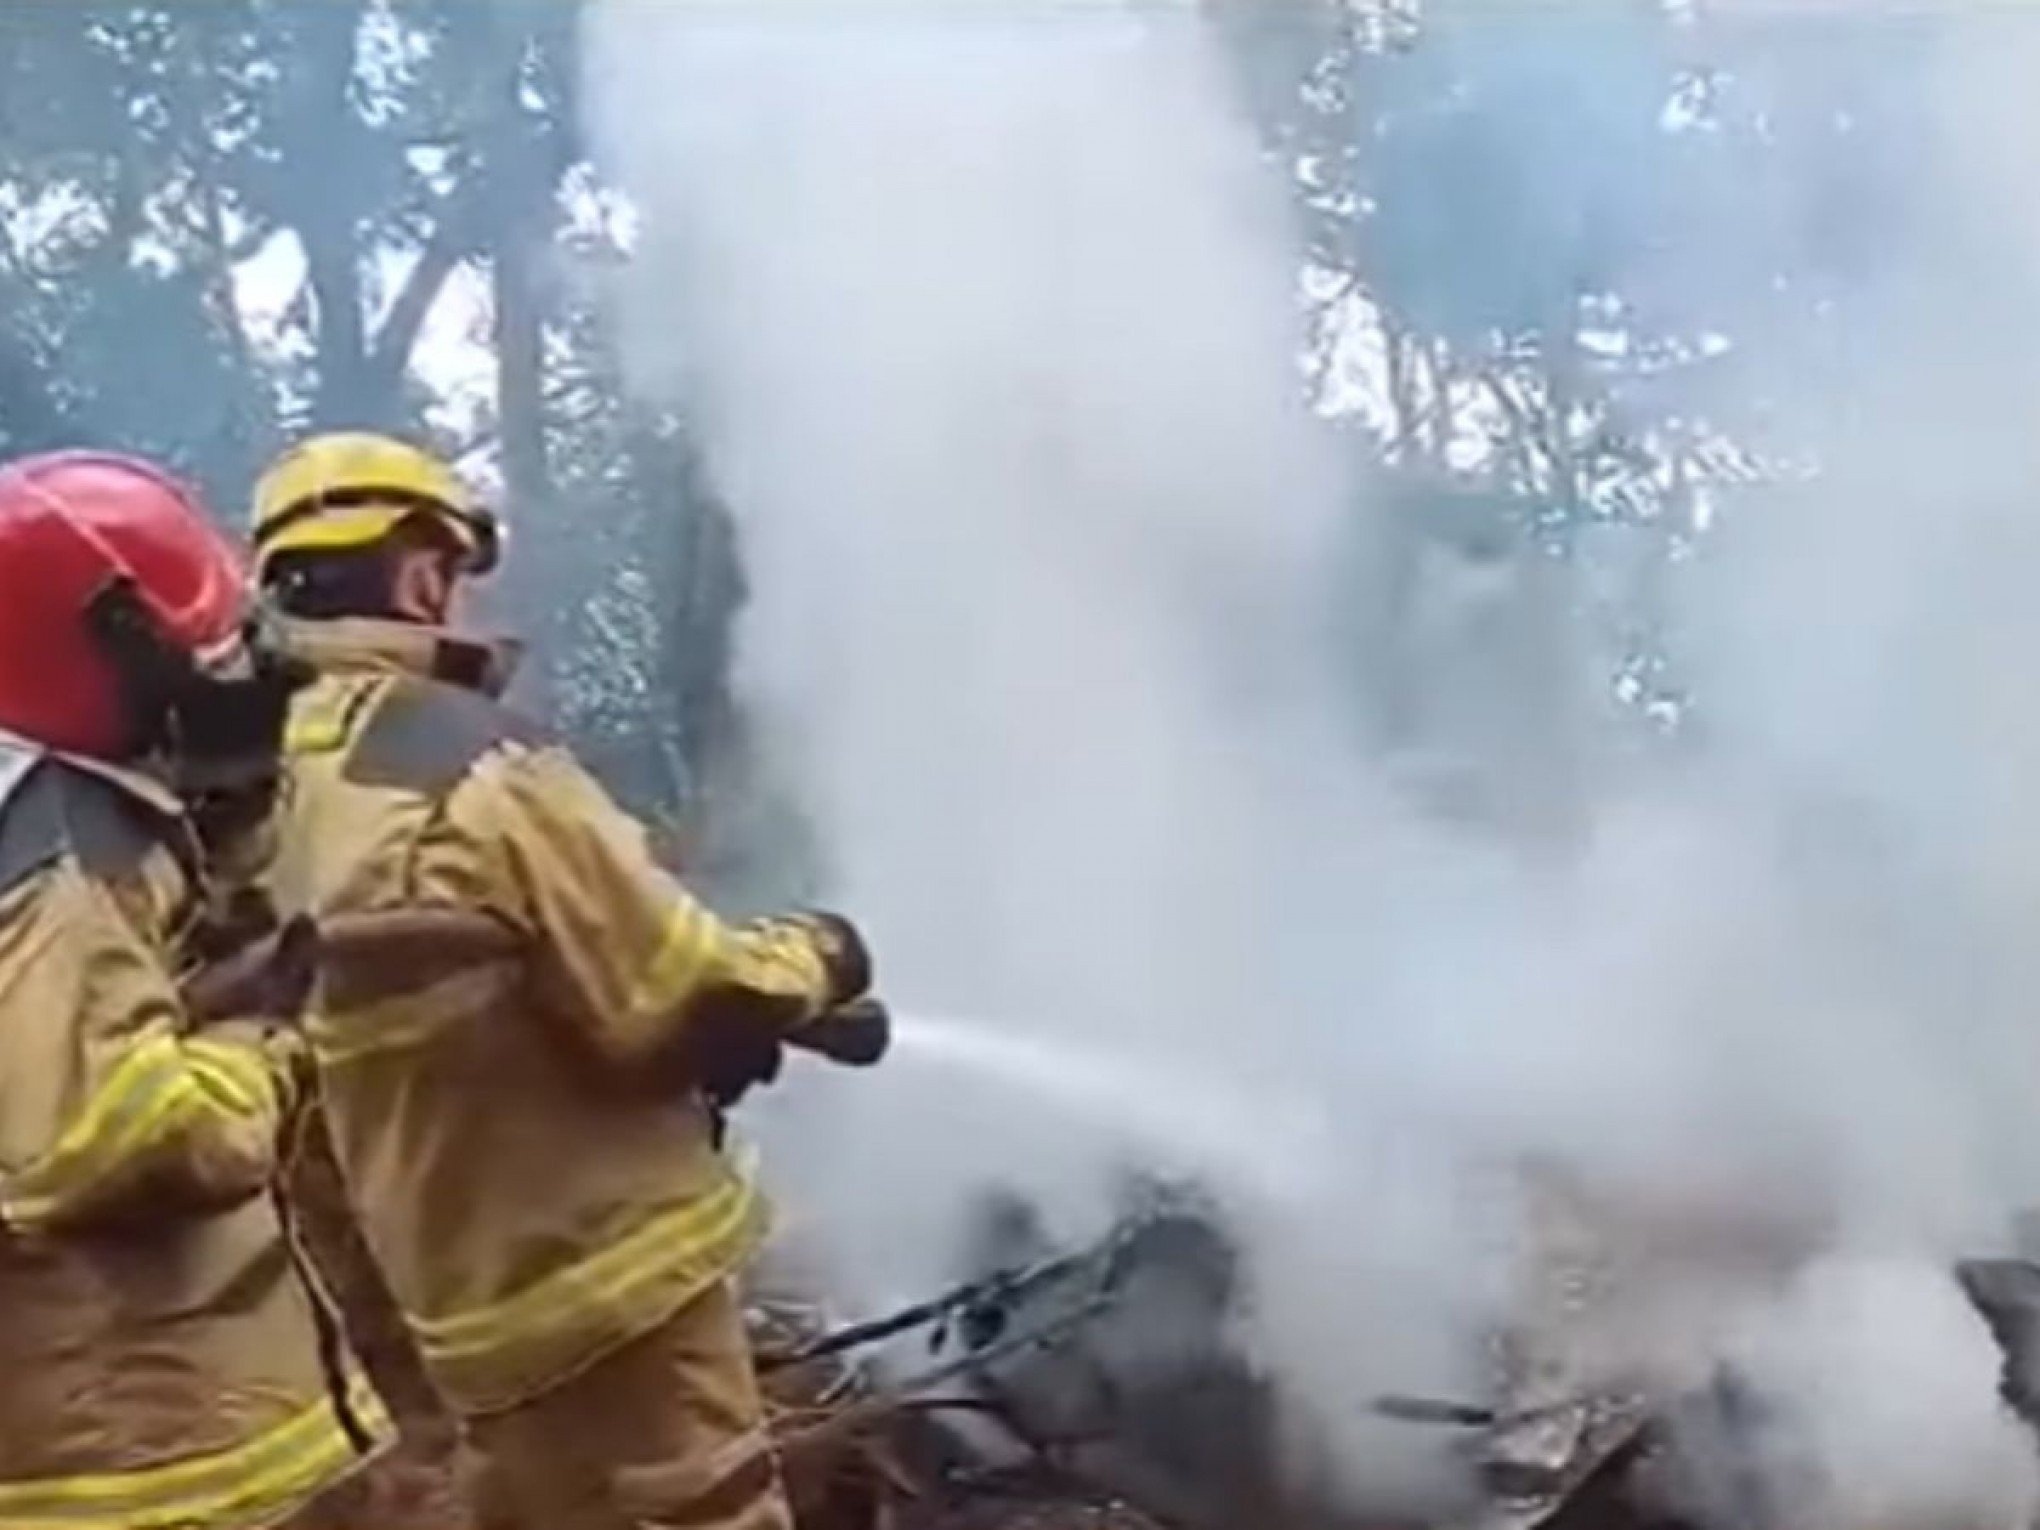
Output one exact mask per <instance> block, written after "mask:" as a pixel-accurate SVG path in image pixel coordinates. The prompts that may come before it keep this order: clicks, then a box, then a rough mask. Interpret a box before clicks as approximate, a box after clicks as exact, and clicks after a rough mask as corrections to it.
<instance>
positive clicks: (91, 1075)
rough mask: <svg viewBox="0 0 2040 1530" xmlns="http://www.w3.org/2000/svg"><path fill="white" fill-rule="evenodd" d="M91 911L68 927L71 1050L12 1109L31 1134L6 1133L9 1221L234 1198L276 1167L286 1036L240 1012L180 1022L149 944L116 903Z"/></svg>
mask: <svg viewBox="0 0 2040 1530" xmlns="http://www.w3.org/2000/svg"><path fill="white" fill-rule="evenodd" d="M102 912H103V917H101V918H93V919H91V920H90V921H89V922H90V926H91V927H90V928H73V929H72V930H71V931H70V932H69V942H70V943H71V944H69V945H68V949H70V950H72V951H73V952H75V955H74V956H73V957H71V959H70V960H69V961H65V962H63V965H64V966H65V967H66V968H67V969H68V974H67V975H68V977H69V978H70V982H69V983H68V984H67V985H66V986H67V987H68V988H69V990H70V993H71V996H72V1002H73V1005H74V1011H73V1015H72V1021H73V1024H74V1026H75V1030H74V1031H73V1033H72V1036H71V1038H70V1045H69V1047H68V1048H67V1051H68V1054H69V1055H68V1057H67V1059H66V1061H65V1063H64V1065H63V1066H62V1067H59V1068H55V1069H51V1070H49V1072H50V1076H49V1077H46V1078H43V1079H41V1080H39V1081H38V1083H37V1085H36V1088H37V1089H38V1090H40V1091H45V1092H46V1097H45V1098H44V1099H43V1100H42V1101H40V1102H37V1104H36V1107H35V1108H34V1109H32V1110H24V1111H22V1112H20V1115H21V1117H23V1118H25V1119H29V1120H33V1121H34V1122H35V1123H37V1125H36V1129H35V1130H34V1132H33V1137H34V1139H35V1140H34V1141H33V1142H32V1143H25V1142H23V1141H21V1140H20V1138H19V1135H18V1134H13V1135H16V1138H17V1140H16V1141H15V1142H13V1143H10V1144H9V1146H10V1151H9V1153H8V1155H7V1157H8V1160H9V1161H8V1163H7V1164H6V1166H5V1169H4V1171H0V1221H4V1223H5V1225H6V1226H7V1227H8V1228H9V1229H11V1230H13V1231H16V1232H53V1231H62V1230H65V1229H68V1228H71V1227H75V1226H79V1225H83V1224H90V1223H94V1222H99V1221H110V1220H115V1219H121V1218H125V1217H127V1216H130V1215H147V1214H149V1213H150V1212H152V1211H154V1210H156V1209H158V1208H175V1209H192V1208H210V1207H215V1206H226V1205H232V1204H235V1203H237V1202H239V1201H241V1200H244V1199H246V1198H247V1197H249V1196H251V1195H254V1194H256V1193H257V1192H259V1191H260V1190H262V1189H263V1188H264V1186H265V1185H267V1183H268V1182H269V1179H270V1177H271V1175H272V1173H273V1171H274V1168H275V1143H276V1138H277V1132H278V1127H279V1124H280V1122H281V1120H282V1118H283V1115H284V1112H285V1111H286V1110H287V1109H288V1108H289V1106H290V1103H291V1102H290V1100H289V1098H288V1095H289V1093H290V1084H289V1078H290V1071H289V1066H288V1059H287V1058H286V1057H285V1056H283V1055H281V1054H280V1052H279V1047H280V1046H284V1045H287V1043H285V1042H279V1040H278V1039H276V1038H275V1036H274V1034H273V1033H272V1032H271V1031H270V1030H269V1029H268V1028H266V1027H264V1026H262V1025H261V1024H259V1023H255V1022H246V1021H231V1022H226V1023H222V1024H217V1025H212V1026H208V1027H207V1028H206V1029H205V1030H203V1031H202V1032H199V1033H197V1034H188V1033H187V1030H186V1016H185V1014H184V1011H183V1008H182V1006H181V1003H180V1000H179V996H178V993H177V990H176V988H175V986H174V984H173V981H172V978H171V976H170V974H169V973H168V972H167V971H166V970H165V969H164V966H163V964H162V962H161V960H160V958H159V956H158V954H157V953H156V952H155V951H154V950H152V949H151V948H150V947H149V946H148V945H147V944H146V943H145V942H143V941H141V940H140V939H138V938H137V937H136V936H135V935H134V933H133V932H132V930H131V928H130V927H128V926H127V925H126V923H125V921H124V920H123V919H122V918H121V916H120V915H119V913H118V911H116V910H114V909H112V908H111V907H107V908H105V909H104V910H103V911H102ZM55 955H56V954H55V953H54V952H53V959H54V958H55ZM24 1149H26V1150H24Z"/></svg>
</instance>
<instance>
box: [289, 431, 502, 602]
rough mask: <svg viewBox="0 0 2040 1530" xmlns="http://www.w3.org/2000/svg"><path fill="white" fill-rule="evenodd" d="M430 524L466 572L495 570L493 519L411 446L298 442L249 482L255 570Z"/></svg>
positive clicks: (365, 437) (361, 439)
mask: <svg viewBox="0 0 2040 1530" xmlns="http://www.w3.org/2000/svg"><path fill="white" fill-rule="evenodd" d="M420 517H424V518H428V519H429V520H430V521H431V522H432V524H433V525H435V526H437V527H438V528H439V529H440V530H442V531H444V532H445V533H446V534H447V535H448V536H449V537H450V538H451V539H452V540H453V542H454V543H455V545H456V546H458V547H459V548H460V550H461V568H462V571H463V572H464V573H469V574H486V573H488V572H489V570H491V569H492V568H494V567H495V566H496V560H497V558H498V556H499V555H500V552H501V546H502V533H501V530H500V529H499V527H498V526H497V523H496V517H495V515H494V514H493V513H491V512H490V511H489V510H488V508H487V507H486V506H484V505H482V504H481V503H480V502H479V501H478V500H477V499H476V498H475V496H474V494H473V493H472V492H470V491H469V489H468V487H467V485H466V484H464V483H463V482H462V481H461V479H460V475H459V474H457V473H455V472H454V471H453V469H452V468H450V467H448V466H447V465H446V464H445V463H444V462H441V461H440V460H439V459H438V458H437V457H434V456H433V455H431V454H430V453H429V452H425V451H421V450H419V449H418V448H417V447H415V446H412V445H410V444H409V443H408V442H404V441H399V440H396V439H395V438H393V437H390V436H380V435H374V434H371V433H369V432H366V431H340V432H335V433H333V434H330V435H321V436H313V437H311V438H309V439H308V440H305V441H301V442H299V443H298V444H297V445H296V446H294V447H292V448H291V449H290V450H289V451H287V452H285V453H284V454H283V455H282V456H281V457H279V458H277V459H276V461H275V462H273V463H271V464H270V466H269V469H268V471H267V472H265V473H264V474H263V475H262V478H261V480H260V481H259V482H258V483H257V484H256V485H255V507H254V519H253V525H252V527H251V528H250V531H251V535H252V537H253V540H254V543H255V567H256V571H257V573H258V574H259V573H261V572H262V571H263V570H264V569H265V568H266V567H267V566H268V564H269V561H270V560H271V559H272V558H275V557H277V556H278V555H280V554H284V553H319V552H349V551H353V550H356V549H359V548H366V547H373V546H374V545H375V544H376V543H378V542H381V541H382V540H383V539H385V538H386V537H388V536H390V535H392V534H393V533H394V532H395V531H396V529H397V528H398V527H399V526H402V525H405V524H407V523H410V522H413V521H415V520H417V519H418V518H420Z"/></svg>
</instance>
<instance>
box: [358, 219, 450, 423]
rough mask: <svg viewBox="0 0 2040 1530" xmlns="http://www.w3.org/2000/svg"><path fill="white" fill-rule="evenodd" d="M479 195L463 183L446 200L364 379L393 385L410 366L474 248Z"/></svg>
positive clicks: (378, 337) (374, 347)
mask: <svg viewBox="0 0 2040 1530" xmlns="http://www.w3.org/2000/svg"><path fill="white" fill-rule="evenodd" d="M476 200H477V199H476V198H475V197H474V196H473V195H470V194H469V193H468V190H467V183H465V182H464V183H463V184H462V185H461V186H460V187H457V188H456V189H455V190H454V191H453V192H451V193H449V194H448V195H447V196H446V197H445V198H443V199H442V200H441V203H440V206H441V212H440V215H439V217H438V219H437V220H436V223H435V226H434V228H433V231H432V237H431V238H430V239H428V240H426V242H425V248H424V249H423V250H422V251H421V252H420V253H419V256H418V261H417V264H416V265H414V266H412V267H411V271H410V274H409V275H408V276H406V277H405V278H404V285H403V288H402V290H401V291H399V292H398V293H397V296H396V299H395V301H393V302H392V303H391V304H390V308H389V312H388V314H386V315H385V316H384V318H383V322H382V327H381V329H380V330H379V331H378V332H377V334H376V337H375V340H374V343H373V344H372V345H371V347H370V350H369V357H368V364H367V367H366V369H365V374H364V375H365V379H366V382H367V385H368V386H369V387H370V388H371V389H375V390H377V391H382V390H387V389H392V388H394V387H396V385H397V383H398V381H399V380H400V379H401V378H402V377H403V375H404V369H405V368H406V367H407V366H409V365H410V362H411V352H412V351H413V349H415V348H416V346H417V344H418V335H419V332H420V331H421V330H422V329H423V328H424V326H425V318H426V315H428V314H429V313H431V312H432V305H433V303H434V302H436V301H437V300H438V297H439V294H440V293H441V292H442V291H443V290H444V289H445V287H446V283H447V281H448V279H449V278H450V277H451V276H452V275H453V273H454V270H455V268H456V267H458V266H459V265H460V263H461V261H462V260H464V259H466V258H467V256H468V255H469V253H470V252H471V251H472V250H473V248H474V228H473V224H474V204H475V202H476Z"/></svg>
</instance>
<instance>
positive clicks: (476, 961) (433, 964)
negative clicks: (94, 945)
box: [183, 909, 891, 1067]
mask: <svg viewBox="0 0 2040 1530" xmlns="http://www.w3.org/2000/svg"><path fill="white" fill-rule="evenodd" d="M523 945H524V941H523V937H521V936H520V935H519V934H518V933H517V931H515V930H513V929H511V928H510V927H509V926H508V925H506V924H504V923H503V922H502V921H500V920H497V919H493V918H491V917H490V916H488V915H486V914H476V913H468V912H465V911H463V910H459V909H398V910H391V911H389V912H383V913H368V914H339V915H335V916H333V917H332V918H329V919H324V920H317V921H314V920H312V919H309V918H306V917H304V916H299V917H298V918H294V919H291V920H288V921H286V922H285V923H284V924H282V925H281V926H280V927H278V928H276V929H274V930H271V931H269V932H268V933H266V934H264V935H262V936H260V937H259V938H257V939H254V940H252V941H250V942H248V943H247V944H246V945H244V946H243V947H241V949H240V950H238V951H236V952H235V953H234V954H233V955H232V956H230V957H228V958H226V959H225V960H223V961H220V962H216V963H214V964H213V965H211V966H209V967H207V968H205V969H203V970H202V971H200V972H198V973H197V974H195V975H193V976H192V977H191V978H190V979H188V980H187V981H186V982H185V984H184V985H183V993H184V1001H185V1005H186V1008H187V1010H188V1011H189V1013H190V1014H191V1016H192V1018H193V1020H194V1021H195V1022H197V1023H199V1024H204V1023H206V1022H207V1021H211V1020H221V1019H226V1018H230V1017H232V1016H235V1015H291V1014H295V1013H296V1012H297V1010H299V1009H300V1008H301V1007H302V1005H303V1002H304V999H305V998H306V996H307V995H308V993H309V990H310V988H311V985H312V981H313V979H314V977H315V975H316V973H317V970H318V969H319V968H320V967H322V966H327V965H332V966H343V965H344V966H350V967H365V966H370V965H373V966H376V967H379V968H381V969H383V970H390V969H397V968H402V967H404V966H407V965H409V964H411V963H414V962H415V963H418V964H421V965H425V966H429V967H430V968H431V969H433V970H435V971H444V970H447V969H450V968H457V967H461V966H468V965H480V964H483V963H486V962H491V961H500V960H502V959H504V958H506V957H511V956H515V955H516V954H517V953H518V952H519V951H520V950H522V949H523ZM890 1037H891V1021H890V1018H889V1017H888V1015H887V1012H886V1009H885V1007H884V1005H882V1004H881V1003H879V1002H878V1001H877V1000H876V999H871V998H864V999H857V1000H853V1001H852V1002H850V1003H848V1004H843V1005H839V1006H838V1007H837V1008H835V1009H832V1010H831V1011H829V1013H828V1016H827V1023H826V1024H817V1025H810V1026H802V1027H799V1028H798V1029H795V1030H793V1031H790V1032H788V1033H787V1034H786V1035H784V1036H783V1037H782V1038H781V1039H782V1040H783V1041H784V1042H785V1043H786V1045H788V1046H791V1047H795V1048H798V1049H800V1050H802V1051H806V1052H813V1053H815V1054H817V1055H819V1056H823V1057H826V1058H828V1059H829V1060H830V1061H832V1062H837V1063H843V1064H846V1065H848V1066H850V1067H868V1066H870V1065H871V1064H873V1063H875V1062H877V1061H878V1060H879V1058H880V1057H881V1056H883V1055H884V1053H885V1050H886V1048H887V1045H888V1044H889V1042H890Z"/></svg>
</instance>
